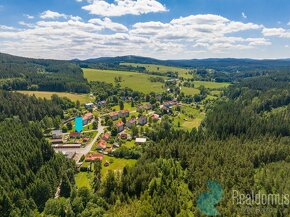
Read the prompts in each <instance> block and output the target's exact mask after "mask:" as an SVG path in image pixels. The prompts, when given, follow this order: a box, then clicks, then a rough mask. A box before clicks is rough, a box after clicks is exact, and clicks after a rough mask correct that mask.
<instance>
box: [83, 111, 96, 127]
mask: <svg viewBox="0 0 290 217" xmlns="http://www.w3.org/2000/svg"><path fill="white" fill-rule="evenodd" d="M93 118H94V116H93V114H92V113H87V114H85V115H84V116H83V125H87V124H88V123H89V121H90V120H92V119H93Z"/></svg>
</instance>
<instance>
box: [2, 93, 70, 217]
mask: <svg viewBox="0 0 290 217" xmlns="http://www.w3.org/2000/svg"><path fill="white" fill-rule="evenodd" d="M0 99H1V100H0V111H1V115H0V141H1V143H0V156H1V158H0V162H1V164H0V165H1V166H0V173H1V177H0V186H1V187H0V204H1V205H0V213H1V216H3V217H4V216H34V215H36V214H37V213H38V211H40V212H41V211H42V210H43V209H44V206H45V203H46V201H47V200H48V199H49V198H52V197H54V194H55V192H56V188H57V187H58V186H59V185H60V184H61V183H62V182H64V181H63V180H65V181H68V182H67V183H68V184H69V186H70V185H71V184H74V166H73V163H72V162H69V161H67V160H66V159H65V158H64V156H63V155H59V154H55V153H54V150H53V149H52V147H51V145H50V144H49V143H48V142H47V141H46V140H45V139H44V136H43V132H42V126H41V123H42V121H43V120H45V119H46V118H51V120H54V122H56V123H57V118H56V117H58V116H59V117H61V116H62V115H63V108H64V107H67V106H68V107H69V106H71V105H70V104H71V102H70V101H68V100H67V99H61V98H58V97H57V96H54V97H53V99H52V100H41V99H37V98H35V97H34V96H33V97H28V96H25V95H22V94H18V93H11V92H6V91H0ZM59 120H60V119H59ZM36 210H38V211H36ZM35 212H36V213H35Z"/></svg>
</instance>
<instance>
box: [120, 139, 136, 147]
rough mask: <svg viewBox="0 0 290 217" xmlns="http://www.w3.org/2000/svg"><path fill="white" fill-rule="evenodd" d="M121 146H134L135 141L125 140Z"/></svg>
mask: <svg viewBox="0 0 290 217" xmlns="http://www.w3.org/2000/svg"><path fill="white" fill-rule="evenodd" d="M122 146H125V147H127V148H134V147H135V146H136V144H135V141H134V140H132V141H127V142H126V143H125V144H123V145H122Z"/></svg>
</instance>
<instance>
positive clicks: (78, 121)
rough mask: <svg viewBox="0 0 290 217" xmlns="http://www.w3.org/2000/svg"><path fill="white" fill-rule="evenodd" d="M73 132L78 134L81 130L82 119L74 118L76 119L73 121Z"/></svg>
mask: <svg viewBox="0 0 290 217" xmlns="http://www.w3.org/2000/svg"><path fill="white" fill-rule="evenodd" d="M75 130H76V132H78V133H79V132H81V131H82V130H83V118H82V117H76V119H75Z"/></svg>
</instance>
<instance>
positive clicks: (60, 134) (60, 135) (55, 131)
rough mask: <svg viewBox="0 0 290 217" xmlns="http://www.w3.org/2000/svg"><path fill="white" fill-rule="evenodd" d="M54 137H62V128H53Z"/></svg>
mask: <svg viewBox="0 0 290 217" xmlns="http://www.w3.org/2000/svg"><path fill="white" fill-rule="evenodd" d="M51 134H52V138H53V139H62V131H61V130H53V131H52V132H51Z"/></svg>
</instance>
